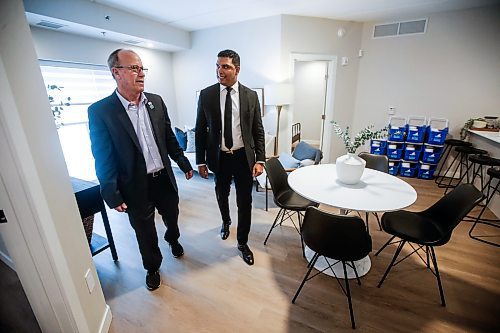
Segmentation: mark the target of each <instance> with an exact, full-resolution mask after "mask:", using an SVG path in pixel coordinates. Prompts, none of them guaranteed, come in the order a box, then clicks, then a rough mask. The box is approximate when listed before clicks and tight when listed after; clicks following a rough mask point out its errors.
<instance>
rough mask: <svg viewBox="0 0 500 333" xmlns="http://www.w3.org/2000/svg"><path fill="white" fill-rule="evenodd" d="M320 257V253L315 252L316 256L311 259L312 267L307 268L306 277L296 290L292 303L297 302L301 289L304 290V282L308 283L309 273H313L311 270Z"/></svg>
mask: <svg viewBox="0 0 500 333" xmlns="http://www.w3.org/2000/svg"><path fill="white" fill-rule="evenodd" d="M318 258H319V254H318V253H315V254H314V256H313V257H312V260H311V263H310V267H309V269H308V270H307V273H306V276H304V279H303V280H302V282H301V284H300V286H299V289H297V292H295V296H293V299H292V303H293V304H295V300H296V299H297V297H298V296H299V294H300V291H301V290H302V287H303V286H304V284H305V283H306V281H307V278H308V277H309V274H311V271H312V269H313V267H314V264H315V263H316V261H317V260H318Z"/></svg>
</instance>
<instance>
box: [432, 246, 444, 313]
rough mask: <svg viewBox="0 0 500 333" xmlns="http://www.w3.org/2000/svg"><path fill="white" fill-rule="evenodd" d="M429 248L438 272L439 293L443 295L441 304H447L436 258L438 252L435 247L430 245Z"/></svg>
mask: <svg viewBox="0 0 500 333" xmlns="http://www.w3.org/2000/svg"><path fill="white" fill-rule="evenodd" d="M429 248H430V249H431V258H432V263H433V264H434V271H435V272H436V278H437V281H438V286H439V294H440V295H441V305H442V306H446V302H445V301H444V292H443V286H442V284H441V277H440V276H439V269H438V264H437V259H436V253H435V252H434V247H432V246H429Z"/></svg>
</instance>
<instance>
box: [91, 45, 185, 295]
mask: <svg viewBox="0 0 500 333" xmlns="http://www.w3.org/2000/svg"><path fill="white" fill-rule="evenodd" d="M108 66H109V69H110V70H111V74H112V75H113V77H114V79H115V81H116V85H117V89H116V91H115V92H114V93H113V94H111V95H110V96H108V97H106V98H104V99H102V100H100V101H98V102H96V103H94V104H92V105H91V106H90V107H89V110H88V116H89V129H90V139H91V147H92V153H93V155H94V158H95V169H96V174H97V178H98V179H99V183H100V185H101V194H102V197H103V199H104V201H106V203H107V204H108V206H109V207H110V208H114V209H115V210H117V211H118V212H126V213H127V214H128V217H129V220H130V224H131V225H132V228H134V231H135V234H136V238H137V243H138V244H139V251H140V252H141V256H142V263H143V266H144V268H145V269H146V270H147V274H146V286H147V288H148V289H149V290H154V289H156V288H158V287H159V286H160V273H159V268H160V265H161V261H162V255H161V251H160V248H159V247H158V237H157V234H156V227H155V220H154V217H155V208H156V209H157V210H158V213H159V214H160V215H161V217H162V219H163V222H164V224H165V226H166V227H167V230H166V232H165V236H164V238H165V240H166V241H167V242H168V243H169V244H170V247H171V250H172V254H173V256H174V257H176V258H177V257H180V256H182V255H183V254H184V249H183V248H182V246H181V244H180V243H179V241H178V238H179V236H180V233H179V226H178V224H177V219H178V215H179V196H178V194H177V184H176V182H175V177H174V174H173V172H172V167H171V164H170V159H169V156H170V157H171V158H172V159H173V160H174V161H175V162H176V163H177V164H178V165H179V167H180V169H181V170H182V171H183V172H184V173H185V175H186V179H190V178H191V177H192V176H193V169H192V167H191V164H190V163H189V161H188V159H187V158H186V157H185V156H184V153H183V151H182V149H181V148H180V147H179V144H178V142H177V139H176V138H175V135H174V133H173V132H172V128H171V126H170V119H169V117H168V113H167V107H166V106H165V103H163V100H162V98H161V97H160V96H158V95H154V94H149V93H144V77H145V73H146V71H147V69H145V68H144V67H143V66H142V61H141V59H140V58H139V56H138V55H137V54H136V53H135V52H133V51H131V50H124V49H118V50H116V51H114V52H113V53H111V55H110V56H109V58H108Z"/></svg>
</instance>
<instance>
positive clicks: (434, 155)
mask: <svg viewBox="0 0 500 333" xmlns="http://www.w3.org/2000/svg"><path fill="white" fill-rule="evenodd" d="M442 153H443V146H435V145H430V144H427V143H426V144H425V145H424V151H423V155H422V162H424V163H427V164H438V162H439V159H440V158H441V154H442Z"/></svg>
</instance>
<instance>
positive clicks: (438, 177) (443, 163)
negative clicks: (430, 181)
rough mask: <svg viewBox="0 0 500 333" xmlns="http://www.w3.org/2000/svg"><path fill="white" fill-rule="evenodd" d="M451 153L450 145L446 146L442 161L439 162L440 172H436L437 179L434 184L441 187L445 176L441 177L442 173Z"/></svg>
mask: <svg viewBox="0 0 500 333" xmlns="http://www.w3.org/2000/svg"><path fill="white" fill-rule="evenodd" d="M450 153H451V146H450V145H446V147H445V148H444V151H443V155H442V157H441V160H440V161H439V162H440V164H441V165H440V167H439V170H438V171H437V172H436V175H437V176H436V178H435V179H434V182H435V183H436V184H438V185H440V183H441V181H442V180H443V178H444V176H443V175H441V171H443V167H444V165H445V164H446V160H447V159H448V156H449V155H450Z"/></svg>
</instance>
